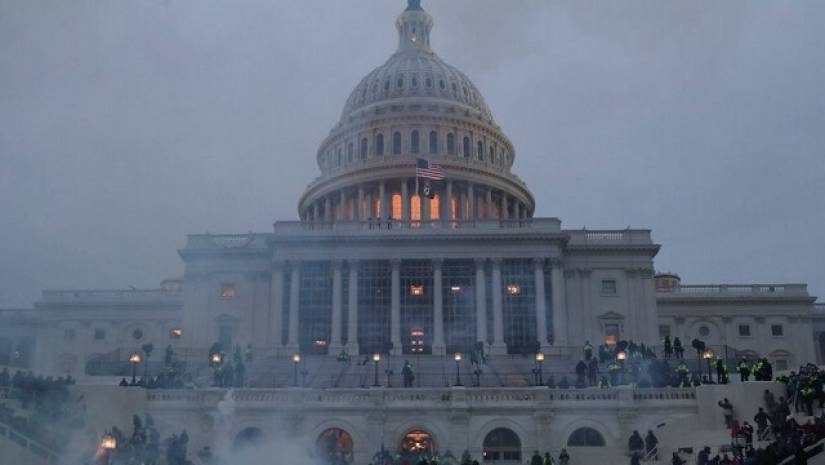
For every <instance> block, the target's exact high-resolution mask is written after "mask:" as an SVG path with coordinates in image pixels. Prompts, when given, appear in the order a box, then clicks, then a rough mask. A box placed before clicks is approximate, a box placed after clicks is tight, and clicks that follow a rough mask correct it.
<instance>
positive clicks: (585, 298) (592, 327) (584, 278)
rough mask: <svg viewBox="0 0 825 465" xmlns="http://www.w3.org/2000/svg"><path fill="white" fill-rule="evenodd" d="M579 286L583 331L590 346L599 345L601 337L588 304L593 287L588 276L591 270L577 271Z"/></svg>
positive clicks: (590, 306)
mask: <svg viewBox="0 0 825 465" xmlns="http://www.w3.org/2000/svg"><path fill="white" fill-rule="evenodd" d="M579 274H580V276H579V284H580V285H581V292H582V313H584V331H585V333H584V334H585V335H586V336H587V338H588V339H589V340H590V343H591V344H596V343H599V344H601V342H600V341H601V340H602V337H601V336H600V328H599V327H598V322H597V321H596V316H595V315H594V314H593V308H592V305H591V303H590V301H591V294H592V292H593V285H592V284H591V282H590V276H591V275H592V274H593V270H591V269H589V268H582V269H580V270H579Z"/></svg>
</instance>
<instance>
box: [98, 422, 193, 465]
mask: <svg viewBox="0 0 825 465" xmlns="http://www.w3.org/2000/svg"><path fill="white" fill-rule="evenodd" d="M106 440H108V441H109V443H108V446H107V445H105V444H104V441H106ZM188 445H189V435H188V434H187V432H186V430H184V431H182V432H181V433H180V434H179V435H178V434H173V435H172V436H170V437H169V438H167V439H165V440H163V441H161V439H160V434H159V433H158V430H157V429H156V428H155V423H154V420H153V419H152V416H151V415H148V414H147V415H146V416H145V417H144V418H143V419H141V418H140V417H139V416H137V415H134V416H133V417H132V434H131V435H128V436H127V435H126V434H124V433H123V432H122V431H121V430H120V429H118V428H117V427H116V426H115V427H112V429H111V430H110V431H109V432H107V433H106V436H105V438H104V440H103V441H101V443H100V444H98V445H96V446H94V447H93V449H94V451H93V452H92V451H90V452H88V453H87V454H86V458H85V459H84V461H83V464H84V465H132V464H140V465H159V464H161V463H164V464H166V465H192V463H193V462H192V461H190V460H189V459H188V458H187V455H188V451H187V449H188ZM162 451H163V452H162ZM163 459H165V460H163Z"/></svg>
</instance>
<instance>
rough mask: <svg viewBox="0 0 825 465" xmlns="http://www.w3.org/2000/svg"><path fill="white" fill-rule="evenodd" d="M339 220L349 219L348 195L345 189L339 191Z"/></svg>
mask: <svg viewBox="0 0 825 465" xmlns="http://www.w3.org/2000/svg"><path fill="white" fill-rule="evenodd" d="M337 218H338V219H339V220H348V219H349V218H347V197H346V193H345V192H344V189H341V190H340V191H339V192H338V217H337Z"/></svg>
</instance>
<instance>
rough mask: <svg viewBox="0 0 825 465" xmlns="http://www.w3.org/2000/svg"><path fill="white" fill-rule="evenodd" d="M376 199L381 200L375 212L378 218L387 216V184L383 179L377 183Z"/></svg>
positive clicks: (382, 218)
mask: <svg viewBox="0 0 825 465" xmlns="http://www.w3.org/2000/svg"><path fill="white" fill-rule="evenodd" d="M378 200H379V201H380V202H381V208H380V209H379V210H378V212H377V213H376V217H377V218H378V219H379V220H385V219H386V218H387V186H386V184H385V183H384V181H381V183H379V184H378Z"/></svg>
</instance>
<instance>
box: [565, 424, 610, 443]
mask: <svg viewBox="0 0 825 465" xmlns="http://www.w3.org/2000/svg"><path fill="white" fill-rule="evenodd" d="M604 446H605V442H604V436H602V434H601V433H599V432H598V431H596V430H594V429H593V428H579V429H577V430H576V431H573V434H571V435H570V438H569V439H568V440H567V447H604Z"/></svg>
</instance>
